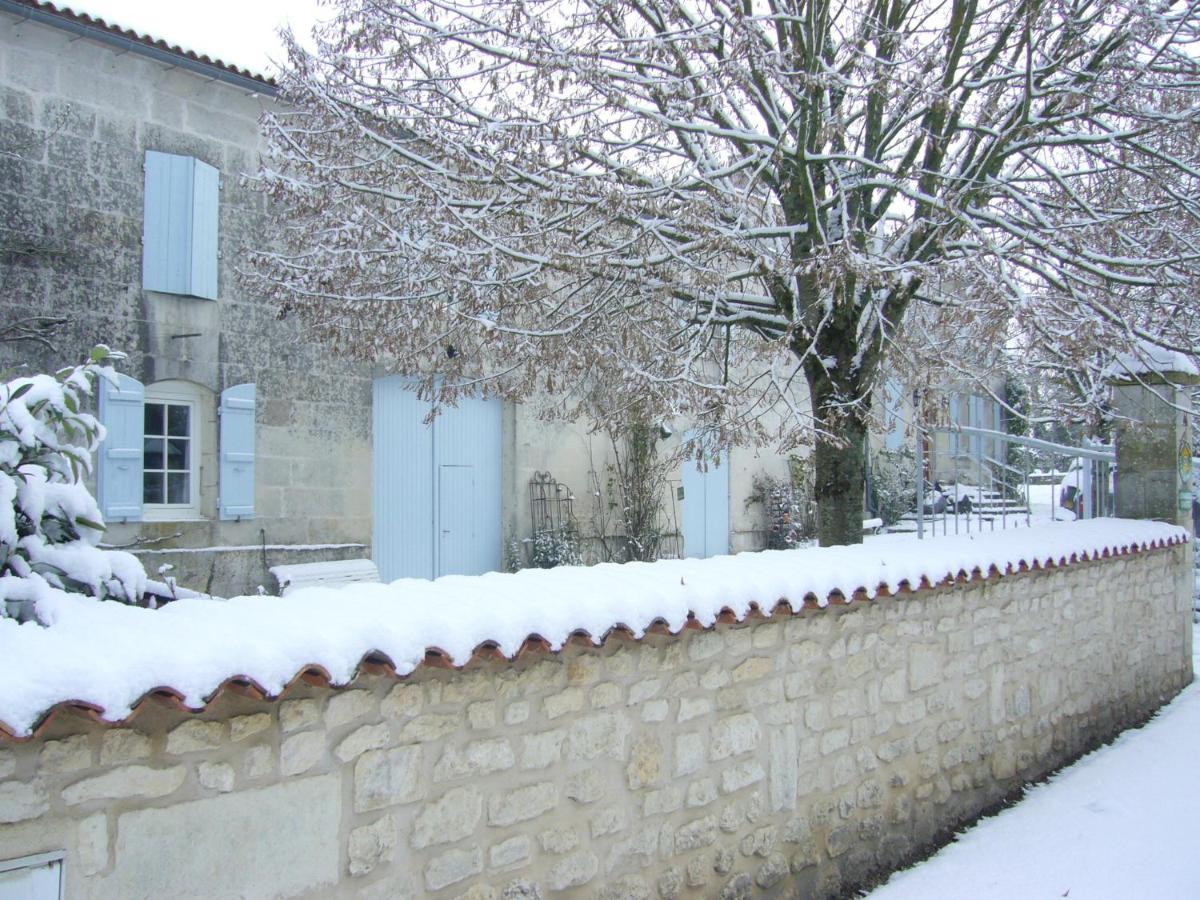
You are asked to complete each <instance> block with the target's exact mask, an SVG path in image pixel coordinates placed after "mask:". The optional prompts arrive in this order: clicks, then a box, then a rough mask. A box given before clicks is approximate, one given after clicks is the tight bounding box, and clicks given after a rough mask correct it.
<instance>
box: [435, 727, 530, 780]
mask: <svg viewBox="0 0 1200 900" xmlns="http://www.w3.org/2000/svg"><path fill="white" fill-rule="evenodd" d="M514 765H516V758H515V757H514V756H513V749H512V744H510V743H509V742H508V739H507V738H492V739H490V740H486V741H472V742H471V743H469V744H467V746H466V749H465V750H459V749H458V748H457V747H454V746H450V747H447V748H446V752H445V753H443V754H442V758H441V759H439V760H438V761H437V764H436V765H435V766H434V767H433V780H434V781H447V780H449V779H451V778H463V777H466V776H468V775H469V776H478V775H487V774H488V773H490V772H501V771H503V770H505V769H511V768H512V767H513V766H514Z"/></svg>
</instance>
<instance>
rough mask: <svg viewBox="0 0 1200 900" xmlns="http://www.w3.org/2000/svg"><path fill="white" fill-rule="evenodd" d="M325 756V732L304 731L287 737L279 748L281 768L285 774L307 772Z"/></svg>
mask: <svg viewBox="0 0 1200 900" xmlns="http://www.w3.org/2000/svg"><path fill="white" fill-rule="evenodd" d="M324 757H325V733H324V732H323V731H302V732H300V733H299V734H293V735H292V736H291V737H288V738H285V739H284V741H283V744H282V746H280V748H279V769H280V771H281V772H282V773H283V774H284V775H299V774H300V773H301V772H307V771H308V770H309V769H311V768H312V767H313V766H315V765H316V764H317V763H318V762H320V761H321V760H322V759H324Z"/></svg>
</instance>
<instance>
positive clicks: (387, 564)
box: [0, 0, 788, 595]
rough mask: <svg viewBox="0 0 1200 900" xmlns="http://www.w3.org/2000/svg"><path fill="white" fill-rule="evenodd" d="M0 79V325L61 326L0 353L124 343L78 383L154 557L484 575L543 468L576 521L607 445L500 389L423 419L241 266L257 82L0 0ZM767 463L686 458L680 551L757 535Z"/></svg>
mask: <svg viewBox="0 0 1200 900" xmlns="http://www.w3.org/2000/svg"><path fill="white" fill-rule="evenodd" d="M0 95H2V97H3V103H2V105H0V116H2V117H3V118H2V119H0V211H2V212H3V215H2V216H0V287H2V290H0V321H2V322H4V323H14V322H20V321H28V320H30V319H31V318H32V317H38V316H50V317H61V319H62V320H63V321H62V322H61V323H60V326H59V328H58V330H57V331H56V332H55V333H54V334H53V335H52V337H51V339H50V341H49V342H48V343H46V344H38V343H31V342H28V341H24V342H0V366H3V367H4V368H5V369H12V368H13V367H15V366H18V365H29V366H31V367H34V368H35V369H36V370H43V371H53V370H55V369H57V368H59V367H62V366H64V365H68V364H72V363H75V362H78V361H80V360H82V359H83V358H84V357H85V356H86V354H87V352H88V350H89V349H90V348H91V347H92V346H94V345H95V344H97V343H105V344H108V345H110V346H111V347H113V348H114V349H117V350H121V351H123V352H125V353H127V354H128V359H127V361H125V362H123V363H121V365H120V367H119V368H120V373H121V378H120V384H119V385H114V386H107V387H105V388H104V389H103V391H102V394H103V396H102V397H101V398H100V400H99V406H100V413H101V417H102V419H103V421H104V422H105V425H106V427H107V429H108V431H109V437H108V439H107V442H106V444H105V446H104V448H103V449H102V452H101V454H100V456H101V458H100V459H99V460H98V464H97V467H96V474H95V485H94V486H95V488H96V493H97V496H98V499H99V500H100V502H101V506H102V511H103V513H104V515H105V518H106V521H107V522H108V524H109V531H108V535H107V540H108V541H109V542H110V543H112V544H115V545H122V546H129V547H130V548H131V549H132V550H133V551H134V552H136V553H138V554H139V555H140V556H141V558H142V559H143V560H144V562H145V563H146V567H147V570H148V571H149V572H150V573H151V576H152V577H154V576H155V573H156V571H157V570H158V569H159V568H160V567H161V566H163V565H172V566H173V567H174V570H173V571H172V572H171V574H172V575H174V576H175V577H176V578H177V579H178V580H179V582H180V583H181V584H184V585H188V586H190V587H194V588H199V589H207V590H211V591H213V592H215V593H217V594H224V595H231V594H234V593H242V592H253V591H254V590H256V588H257V587H258V586H259V585H264V586H268V587H269V586H270V585H271V583H272V581H271V576H270V574H269V572H268V569H269V567H271V566H275V565H279V564H286V563H296V562H308V561H320V560H331V559H340V558H361V557H366V556H371V557H373V558H374V559H375V561H376V562H377V563H378V565H379V568H380V570H381V574H382V576H383V577H384V578H385V579H391V578H395V577H400V576H404V575H413V576H417V577H434V576H437V575H441V574H449V573H476V572H483V571H488V570H492V569H498V568H501V566H502V565H503V564H504V559H503V557H504V546H505V544H506V543H507V542H509V541H511V540H512V539H517V540H520V539H524V538H528V537H529V536H530V535H531V534H532V529H533V522H532V513H531V500H530V488H529V485H530V482H531V480H532V479H534V477H535V475H536V473H539V472H549V473H551V475H552V476H553V478H554V479H555V480H556V481H558V482H561V483H563V484H564V485H565V486H566V489H567V491H569V492H570V493H572V494H573V495H575V496H576V498H577V501H576V505H575V514H576V516H577V517H579V518H580V519H581V520H582V521H581V525H582V527H583V530H585V531H587V530H588V528H589V527H590V526H589V522H588V519H589V517H590V516H591V514H592V509H591V507H592V506H593V505H594V503H593V501H594V500H595V493H596V492H595V490H594V488H595V486H596V485H597V484H599V483H602V482H603V481H604V480H605V478H606V473H607V471H608V469H607V466H608V464H609V462H610V460H611V455H610V454H611V447H610V446H609V442H608V441H607V439H604V438H602V437H600V436H596V435H592V434H589V432H588V430H587V429H586V428H585V427H584V426H582V425H577V426H553V427H548V426H547V425H545V424H544V423H542V422H539V421H538V420H537V419H536V417H535V416H534V415H533V414H532V413H531V412H530V411H529V410H528V409H526V408H524V407H521V406H514V405H512V404H502V403H500V402H498V401H483V400H476V401H470V402H465V403H463V404H461V405H460V406H459V407H458V408H457V409H452V410H448V411H446V412H445V413H444V414H443V415H441V416H439V417H438V418H437V419H436V420H435V422H434V424H433V425H432V426H426V425H425V424H424V423H423V419H424V417H425V413H426V412H427V407H425V406H424V404H423V403H422V401H420V400H419V399H418V398H417V397H416V395H415V393H414V392H413V391H412V390H411V389H410V386H409V382H408V381H406V380H405V379H404V378H402V377H400V376H398V375H394V374H391V373H389V372H388V371H387V370H386V369H385V368H384V367H383V366H376V367H372V366H364V365H361V364H355V363H352V362H350V361H348V360H346V359H342V358H338V357H337V356H335V355H334V354H333V353H332V351H330V350H329V349H328V348H327V347H325V346H323V345H322V344H320V343H318V342H317V341H316V340H315V339H313V338H311V337H310V336H309V335H307V334H306V332H305V330H304V329H303V328H302V326H301V325H300V324H299V323H297V322H294V321H290V320H287V319H283V320H281V319H280V318H279V317H278V315H277V314H276V311H275V310H274V308H272V307H271V306H269V305H268V304H267V303H265V302H263V301H262V300H260V299H259V298H258V297H255V296H253V295H251V294H250V293H248V291H247V289H246V288H245V287H244V285H243V284H242V283H241V282H240V281H239V277H238V269H239V266H240V265H241V260H242V259H243V256H242V251H243V250H244V249H245V248H246V247H249V246H255V245H261V242H262V241H263V240H264V239H266V236H269V234H270V233H271V223H272V219H271V215H272V214H271V210H270V209H269V207H268V205H267V200H266V198H265V197H264V196H263V195H262V194H261V193H258V192H256V191H255V190H254V188H253V186H252V185H251V184H249V183H248V182H247V180H246V178H245V177H244V176H245V174H246V173H253V172H254V171H255V170H256V168H257V164H258V153H259V152H260V150H261V149H262V136H261V133H260V129H259V125H258V122H259V119H260V117H261V116H262V114H263V113H264V112H265V111H266V110H268V109H270V108H272V106H273V105H274V104H275V103H276V102H277V101H276V100H275V95H276V86H275V84H274V83H273V82H272V81H271V80H270V79H268V78H265V77H263V76H262V75H259V74H255V73H253V72H249V71H246V70H243V69H239V68H237V67H235V66H232V65H228V64H226V63H223V62H222V61H220V60H214V59H211V58H209V57H207V56H202V55H198V54H197V53H195V52H192V51H190V50H185V49H182V48H180V47H175V46H168V45H167V44H166V43H164V42H162V41H158V40H156V39H154V38H153V37H149V36H146V35H142V34H139V33H137V32H134V31H130V30H127V29H124V28H122V27H120V26H114V25H110V24H108V23H106V22H104V21H102V20H98V19H93V18H91V17H89V16H88V15H86V14H82V13H77V12H75V11H72V10H71V9H69V8H66V7H60V6H56V5H55V4H53V3H49V2H43V0H0ZM672 424H674V423H672ZM677 430H679V431H682V429H677ZM672 440H676V439H675V438H672ZM668 443H669V442H668ZM787 471H788V470H787V460H786V458H784V457H782V456H778V455H775V454H770V453H762V452H756V451H754V450H746V449H741V448H734V449H733V450H731V451H730V452H728V453H727V454H726V458H725V459H724V464H723V465H722V466H720V467H716V468H709V469H708V470H707V471H702V470H701V469H698V468H696V467H695V466H687V467H684V469H683V470H682V471H680V472H678V473H677V476H676V477H675V478H673V479H670V483H669V484H668V485H666V486H665V490H664V495H665V496H666V497H667V500H668V502H667V514H666V518H667V519H668V524H667V527H668V529H669V530H671V531H674V532H677V533H678V534H677V538H676V545H678V546H676V551H675V552H682V553H683V554H685V555H689V556H712V555H717V554H721V553H726V552H730V551H734V552H736V551H739V550H745V549H756V548H758V547H760V546H762V540H763V532H762V511H761V509H760V508H755V507H754V506H753V505H748V504H747V503H746V498H747V497H748V496H749V495H750V494H751V493H752V490H753V487H752V483H753V480H754V477H755V476H756V475H758V474H763V473H774V474H776V475H786V473H787Z"/></svg>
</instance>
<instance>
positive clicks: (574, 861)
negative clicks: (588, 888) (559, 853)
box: [547, 850, 600, 891]
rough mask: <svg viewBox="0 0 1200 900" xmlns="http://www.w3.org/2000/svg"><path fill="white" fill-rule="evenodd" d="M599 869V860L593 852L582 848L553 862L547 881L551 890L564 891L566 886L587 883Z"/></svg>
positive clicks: (570, 886)
mask: <svg viewBox="0 0 1200 900" xmlns="http://www.w3.org/2000/svg"><path fill="white" fill-rule="evenodd" d="M599 871H600V860H598V859H597V858H596V856H595V854H593V853H591V852H589V851H587V850H583V851H581V852H579V853H573V854H571V855H570V856H568V857H567V858H566V859H563V860H560V861H559V862H557V863H555V864H554V866H553V867H552V868H551V869H550V875H549V877H548V878H547V882H548V883H549V885H550V888H551V890H555V891H565V890H566V889H567V888H572V887H579V886H580V885H582V884H587V883H588V882H589V881H591V880H592V879H593V878H595V877H596V873H597V872H599Z"/></svg>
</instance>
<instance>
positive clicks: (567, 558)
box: [529, 523, 583, 569]
mask: <svg viewBox="0 0 1200 900" xmlns="http://www.w3.org/2000/svg"><path fill="white" fill-rule="evenodd" d="M529 564H530V565H531V566H533V567H534V568H537V569H553V568H554V567H555V566H579V565H583V554H582V553H580V552H579V533H578V531H577V530H576V529H575V526H574V525H573V524H571V523H568V524H567V525H565V526H563V527H562V528H561V529H560V530H558V531H543V532H539V533H538V534H535V535H534V536H533V546H532V548H531V550H530V555H529Z"/></svg>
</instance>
